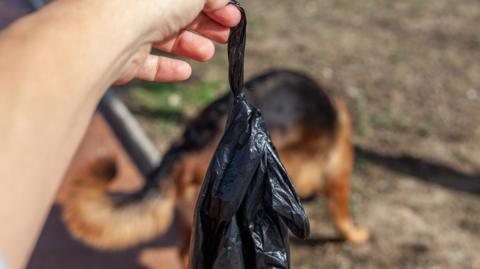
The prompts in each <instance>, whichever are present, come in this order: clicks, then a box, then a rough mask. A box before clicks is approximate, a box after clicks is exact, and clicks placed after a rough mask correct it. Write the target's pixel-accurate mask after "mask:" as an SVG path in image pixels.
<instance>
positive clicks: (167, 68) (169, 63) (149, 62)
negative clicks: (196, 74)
mask: <svg viewBox="0 0 480 269" xmlns="http://www.w3.org/2000/svg"><path fill="white" fill-rule="evenodd" d="M191 74H192V68H191V67H190V65H189V64H188V63H186V62H184V61H181V60H177V59H172V58H168V57H163V56H157V55H149V56H148V57H147V59H146V60H145V63H144V64H143V66H142V68H140V70H139V71H138V73H137V75H136V77H137V78H138V79H142V80H148V81H159V82H175V81H182V80H186V79H188V78H189V77H190V75H191Z"/></svg>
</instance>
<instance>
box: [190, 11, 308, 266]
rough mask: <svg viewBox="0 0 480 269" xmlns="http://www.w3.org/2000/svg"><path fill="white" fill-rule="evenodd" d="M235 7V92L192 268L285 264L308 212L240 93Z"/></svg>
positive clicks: (200, 214) (203, 199)
mask: <svg viewBox="0 0 480 269" xmlns="http://www.w3.org/2000/svg"><path fill="white" fill-rule="evenodd" d="M235 4H237V3H235ZM237 6H238V7H239V8H240V10H241V13H242V20H241V22H240V24H239V25H238V26H236V27H235V28H233V29H232V31H231V34H230V38H229V41H228V59H229V79H230V87H231V90H232V92H233V95H234V97H235V98H234V101H233V105H232V107H231V110H230V113H229V116H228V120H227V126H226V128H225V134H224V135H223V138H222V139H221V141H220V144H219V145H218V148H217V150H216V152H215V154H214V156H213V159H212V161H211V163H210V166H209V168H208V172H207V175H206V177H205V181H204V182H203V186H202V189H201V191H200V195H199V198H198V201H197V205H196V209H195V224H194V231H193V234H192V239H191V240H192V244H191V249H190V268H192V269H193V268H195V269H198V268H205V269H210V268H216V269H236V268H242V269H243V268H248V269H253V268H290V263H289V260H290V254H289V246H288V244H289V243H288V229H290V231H292V233H293V234H294V235H296V236H297V237H300V238H306V237H307V236H308V234H309V224H308V219H307V216H306V214H305V211H304V209H303V207H302V205H301V203H300V200H299V198H298V196H297V194H296V192H295V190H294V188H293V186H292V184H291V182H290V179H289V177H288V175H287V173H286V171H285V168H284V167H283V165H282V164H281V163H280V160H279V158H278V154H277V152H276V150H275V148H274V146H273V144H272V142H271V140H270V137H269V134H268V133H267V130H266V128H265V124H264V121H263V118H262V116H261V113H260V111H259V110H258V109H256V108H255V107H253V106H252V105H250V104H249V103H248V101H247V100H246V99H245V96H244V94H243V60H244V51H245V38H246V36H245V33H246V32H245V31H246V18H245V12H244V10H243V9H242V8H241V7H240V6H239V5H238V4H237ZM287 228H288V229H287Z"/></svg>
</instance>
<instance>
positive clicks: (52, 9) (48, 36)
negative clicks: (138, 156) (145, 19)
mask: <svg viewBox="0 0 480 269" xmlns="http://www.w3.org/2000/svg"><path fill="white" fill-rule="evenodd" d="M92 2H95V4H92ZM125 2H126V1H96V0H81V1H80V0H78V1H62V2H58V3H54V4H52V5H51V6H49V7H47V8H45V9H44V10H42V11H40V12H38V13H36V14H35V15H32V16H29V17H27V18H24V19H22V20H21V21H20V22H17V23H16V24H14V25H13V26H12V27H10V28H9V29H7V30H6V32H4V33H2V34H1V35H0V70H1V72H0V115H2V117H1V118H0V119H1V120H2V121H1V122H0V141H1V142H0V145H1V146H0V151H1V152H0V189H2V190H4V191H5V193H6V195H3V194H2V195H0V205H1V206H0V220H1V227H2V229H0V253H1V254H0V255H3V256H4V258H5V259H6V260H7V265H8V268H13V269H16V268H21V267H22V266H24V263H25V262H26V261H25V258H26V257H28V251H29V250H30V249H31V247H32V245H33V243H34V240H35V238H36V234H37V233H38V231H39V230H40V228H41V227H42V223H43V219H44V217H45V216H46V213H47V212H48V209H49V207H50V205H51V201H52V198H53V196H54V193H55V192H56V189H57V187H58V185H59V183H60V182H59V180H60V179H61V177H62V174H63V173H64V169H65V167H67V165H68V162H69V161H70V159H71V156H72V155H73V153H74V151H75V148H76V147H77V145H78V143H79V141H80V139H81V136H82V134H83V132H84V129H85V128H86V125H87V123H88V120H89V118H90V116H91V114H92V113H93V111H94V108H95V106H96V104H97V102H98V100H99V98H100V97H101V95H102V94H103V91H104V90H105V89H106V88H107V87H108V86H109V85H110V84H111V83H112V82H113V81H114V80H115V78H116V76H118V74H119V72H121V68H122V65H123V63H124V62H125V61H127V60H128V57H130V56H131V55H132V54H133V52H134V51H135V49H136V48H138V47H139V46H140V45H141V43H142V42H144V40H141V39H139V38H138V36H141V35H139V34H138V33H136V31H144V30H146V29H145V28H142V25H141V24H139V25H137V26H138V28H135V27H132V25H129V24H128V22H131V21H132V20H133V19H132V18H131V17H130V16H139V15H140V14H138V12H137V11H136V10H133V9H135V5H129V6H128V7H127V8H125V7H123V6H122V4H123V3H125ZM137 2H139V4H141V2H142V1H137ZM158 34H162V33H157V35H158ZM163 34H165V35H166V34H169V33H168V31H165V33H163ZM52 130H55V131H53V132H52ZM7 177H8V178H7Z"/></svg>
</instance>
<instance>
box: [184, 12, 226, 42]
mask: <svg viewBox="0 0 480 269" xmlns="http://www.w3.org/2000/svg"><path fill="white" fill-rule="evenodd" d="M187 30H189V31H193V32H196V33H199V34H201V35H203V36H204V37H206V38H209V39H211V40H213V41H216V42H219V43H226V42H227V40H228V35H229V34H230V28H229V27H226V26H223V25H220V24H219V23H217V22H216V21H214V20H212V19H210V18H209V17H208V16H207V15H205V14H204V13H200V15H198V17H197V18H196V19H195V20H194V21H193V22H192V23H191V24H190V25H189V26H188V27H187Z"/></svg>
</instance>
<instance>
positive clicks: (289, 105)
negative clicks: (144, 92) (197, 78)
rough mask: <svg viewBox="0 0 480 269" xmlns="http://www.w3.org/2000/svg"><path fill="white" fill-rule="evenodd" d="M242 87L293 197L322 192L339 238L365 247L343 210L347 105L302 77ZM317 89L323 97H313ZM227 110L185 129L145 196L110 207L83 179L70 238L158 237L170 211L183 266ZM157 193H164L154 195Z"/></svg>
mask: <svg viewBox="0 0 480 269" xmlns="http://www.w3.org/2000/svg"><path fill="white" fill-rule="evenodd" d="M246 87H247V89H249V88H252V89H256V88H258V91H257V90H252V91H251V92H247V97H249V99H250V100H253V102H254V103H255V102H256V103H257V104H256V105H258V106H260V108H261V109H262V111H263V114H264V116H265V119H266V123H267V128H268V129H269V131H270V133H271V136H272V140H273V143H274V144H275V145H276V147H277V151H278V152H279V155H280V158H281V160H282V162H283V163H284V165H285V167H286V169H287V171H288V173H289V175H290V176H291V178H292V181H293V184H294V186H295V188H296V190H297V192H298V194H299V196H300V197H301V198H303V199H307V198H311V197H314V196H317V195H318V194H322V195H324V196H325V197H326V198H327V200H328V207H329V209H330V212H331V215H332V217H333V221H334V223H335V226H336V228H337V230H338V231H339V233H340V234H341V235H342V237H344V238H345V239H346V240H347V241H349V242H351V243H363V242H365V241H366V240H367V239H368V232H367V231H366V230H365V229H362V228H359V227H357V226H355V225H354V224H353V222H352V217H351V215H350V211H349V190H350V185H349V180H350V174H351V171H352V167H353V159H354V158H353V154H354V152H353V146H352V141H351V140H352V123H351V117H350V114H349V112H348V109H347V107H346V105H345V104H344V103H343V102H342V101H341V100H339V99H331V98H329V97H328V96H327V95H325V93H323V91H322V90H321V88H320V87H319V86H317V85H316V84H315V83H314V82H312V81H311V80H310V79H308V78H307V77H305V76H303V75H300V74H298V73H293V72H289V71H273V72H271V73H266V74H265V75H261V76H259V77H257V78H256V79H253V80H252V81H251V82H250V83H247V85H246ZM297 89H302V91H300V92H298V91H296V90H297ZM307 89H308V90H307ZM316 91H319V92H320V91H322V94H320V95H318V94H317V95H315V93H316ZM248 95H250V96H248ZM290 96H291V97H292V98H290ZM275 105H276V106H275ZM279 107H281V108H282V109H287V111H290V112H287V113H286V114H283V115H282V114H281V113H280V112H282V111H283V113H284V111H285V110H278V108H279ZM227 108H228V97H227V96H224V97H222V98H220V99H218V100H217V101H215V102H214V103H212V104H211V105H210V106H209V107H208V108H206V109H205V110H204V111H203V112H202V113H200V115H199V116H198V117H197V118H195V119H194V120H193V121H192V122H191V123H190V124H189V125H188V126H187V128H186V131H185V133H184V137H183V138H182V139H181V140H180V141H179V142H177V143H176V144H174V145H173V146H172V147H171V149H170V150H169V152H167V154H166V156H165V157H164V160H163V162H162V164H161V165H160V167H159V169H158V171H156V173H157V176H156V177H157V179H156V180H157V181H158V182H160V183H158V185H155V184H153V185H152V184H150V185H149V184H147V185H148V186H149V187H147V190H149V188H150V189H152V190H153V194H152V195H151V196H149V195H142V198H141V199H133V202H129V203H126V204H124V205H120V206H119V205H116V204H115V203H113V202H112V199H111V198H110V197H109V196H108V194H107V191H106V186H107V183H108V181H106V180H102V178H99V177H98V176H92V173H91V172H90V174H86V175H85V177H87V178H89V179H90V180H86V181H85V182H84V183H82V184H79V186H77V188H76V189H75V190H73V192H72V195H71V196H70V197H69V199H68V201H67V203H66V206H65V210H64V212H65V214H64V215H65V221H66V223H67V225H68V227H69V228H70V230H71V231H72V233H73V234H74V235H76V237H77V238H80V239H81V240H83V241H85V242H88V243H89V244H90V245H93V246H97V247H100V248H108V249H117V248H124V247H128V246H132V245H135V244H137V243H139V242H142V241H146V240H149V239H151V238H153V237H154V236H157V235H159V234H161V233H162V232H163V231H164V230H165V228H166V226H167V225H168V224H169V223H170V221H171V218H172V214H173V211H174V210H173V209H174V207H176V208H177V209H178V211H179V213H180V227H181V231H182V243H181V248H180V256H181V257H182V259H183V261H184V262H185V263H186V260H187V257H188V255H187V254H188V249H189V241H190V234H191V229H192V225H193V211H194V208H195V203H196V199H197V196H198V193H199V190H200V187H201V184H202V182H203V179H204V176H205V174H206V171H207V168H208V165H209V162H210V160H211V157H212V155H213V153H214V150H215V148H216V146H217V145H218V142H219V139H220V137H221V134H222V133H223V128H224V122H225V114H226V110H227ZM288 109H290V110H288ZM292 109H293V110H292ZM279 111H280V112H279ZM291 111H293V112H291ZM93 175H95V173H93ZM162 179H163V181H160V180H162ZM152 186H154V187H152ZM158 190H162V191H163V192H166V193H167V195H163V196H162V195H159V194H158V193H157V194H155V192H158ZM145 193H148V192H145Z"/></svg>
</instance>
